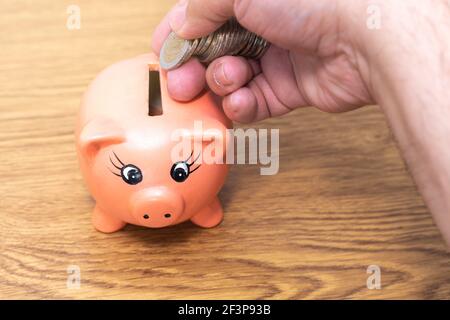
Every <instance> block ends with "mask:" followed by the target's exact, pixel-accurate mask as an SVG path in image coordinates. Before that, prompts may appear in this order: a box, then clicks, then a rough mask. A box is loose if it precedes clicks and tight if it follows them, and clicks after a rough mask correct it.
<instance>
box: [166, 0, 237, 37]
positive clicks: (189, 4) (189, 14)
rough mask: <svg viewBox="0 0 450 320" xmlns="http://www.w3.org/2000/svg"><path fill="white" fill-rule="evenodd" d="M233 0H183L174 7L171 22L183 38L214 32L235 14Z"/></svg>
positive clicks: (172, 26)
mask: <svg viewBox="0 0 450 320" xmlns="http://www.w3.org/2000/svg"><path fill="white" fill-rule="evenodd" d="M233 5H234V1H233V0H181V1H179V2H178V4H177V5H176V6H175V7H174V8H173V9H172V12H171V14H170V17H171V18H170V20H169V24H170V27H171V28H172V30H173V31H175V32H176V33H177V35H178V36H180V37H181V38H183V39H194V38H200V37H203V36H206V35H208V34H210V33H211V32H214V31H215V30H216V29H218V28H219V27H220V26H221V25H222V24H223V23H224V22H226V21H227V20H228V19H229V18H230V17H232V16H233V15H234V11H233Z"/></svg>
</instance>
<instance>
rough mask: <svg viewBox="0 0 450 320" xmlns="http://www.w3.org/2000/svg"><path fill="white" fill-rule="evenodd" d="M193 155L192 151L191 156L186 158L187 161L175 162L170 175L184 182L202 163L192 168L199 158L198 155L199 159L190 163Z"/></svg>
mask: <svg viewBox="0 0 450 320" xmlns="http://www.w3.org/2000/svg"><path fill="white" fill-rule="evenodd" d="M199 156H200V155H199ZM191 157H192V153H191V155H190V156H189V158H188V159H187V160H185V161H178V162H175V163H174V164H173V166H172V168H171V169H170V176H171V177H172V179H173V180H175V181H176V182H183V181H185V180H186V179H187V178H188V177H189V175H190V174H191V173H192V172H194V171H195V170H197V169H198V168H200V165H198V166H197V167H196V168H194V169H193V170H191V166H192V165H193V164H194V162H195V161H196V160H197V159H198V157H197V159H195V160H194V161H192V162H191V163H188V160H189V159H190V158H191Z"/></svg>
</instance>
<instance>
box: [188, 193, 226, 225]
mask: <svg viewBox="0 0 450 320" xmlns="http://www.w3.org/2000/svg"><path fill="white" fill-rule="evenodd" d="M222 219H223V210H222V205H221V204H220V200H219V198H217V197H215V198H214V200H213V202H211V204H210V205H208V206H206V207H205V208H203V209H202V210H200V212H199V213H197V214H196V215H195V216H193V217H192V218H191V221H192V222H193V223H195V224H196V225H198V226H200V227H203V228H212V227H215V226H217V225H218V224H219V223H220V222H222Z"/></svg>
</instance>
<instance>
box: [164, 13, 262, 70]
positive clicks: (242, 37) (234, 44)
mask: <svg viewBox="0 0 450 320" xmlns="http://www.w3.org/2000/svg"><path fill="white" fill-rule="evenodd" d="M268 47H269V43H268V42H267V41H266V40H265V39H263V38H261V37H260V36H258V35H256V34H254V33H253V32H250V31H248V30H246V29H245V28H243V27H242V26H241V25H240V24H239V23H238V22H237V21H236V19H230V20H228V21H227V22H226V23H225V24H224V25H223V26H222V27H220V28H219V29H218V30H216V31H215V32H213V33H211V34H209V35H208V36H205V37H203V38H198V39H194V40H185V39H181V38H179V37H178V36H177V35H176V34H175V33H174V32H172V33H170V34H169V36H168V37H167V39H166V41H165V42H164V44H163V47H162V49H161V53H160V57H159V60H160V65H161V67H162V68H163V69H166V70H172V69H175V68H178V67H179V66H181V65H182V64H184V63H185V62H186V61H188V60H189V59H190V58H191V57H197V58H198V59H199V60H200V61H201V62H203V63H210V62H211V61H213V60H214V59H216V58H219V57H222V56H225V55H233V56H242V57H246V58H249V59H259V58H260V57H262V55H263V54H264V53H265V52H266V50H267V48H268Z"/></svg>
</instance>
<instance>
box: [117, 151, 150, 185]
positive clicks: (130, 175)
mask: <svg viewBox="0 0 450 320" xmlns="http://www.w3.org/2000/svg"><path fill="white" fill-rule="evenodd" d="M113 154H114V156H115V157H116V159H117V161H119V163H120V164H121V165H122V167H120V166H118V165H116V164H115V163H114V161H113V160H112V159H111V157H109V160H110V161H111V163H112V165H113V166H114V167H115V168H116V169H118V170H120V174H118V173H115V172H114V171H112V170H111V172H112V173H113V174H114V175H116V176H118V177H122V180H123V181H125V182H126V183H128V184H131V185H135V184H138V183H139V182H141V181H142V172H141V169H139V168H138V167H136V166H135V165H133V164H127V165H126V164H125V163H123V162H122V161H121V160H120V159H119V157H118V156H117V155H116V154H115V153H114V152H113Z"/></svg>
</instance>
